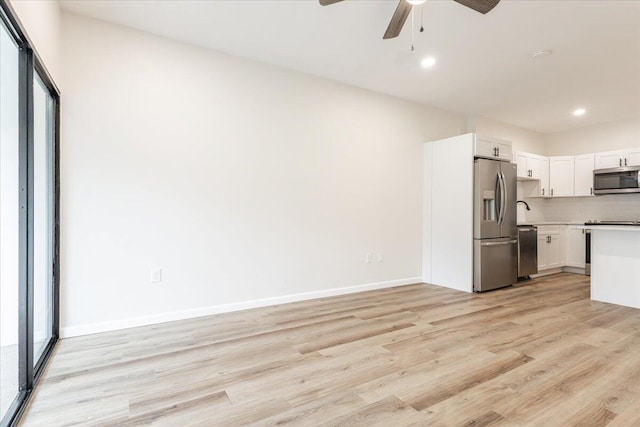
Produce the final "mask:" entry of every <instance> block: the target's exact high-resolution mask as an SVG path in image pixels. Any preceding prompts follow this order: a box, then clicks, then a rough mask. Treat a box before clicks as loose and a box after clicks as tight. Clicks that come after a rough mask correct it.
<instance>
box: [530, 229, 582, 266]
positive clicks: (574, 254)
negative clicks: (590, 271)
mask: <svg viewBox="0 0 640 427" xmlns="http://www.w3.org/2000/svg"><path fill="white" fill-rule="evenodd" d="M584 258H585V235H584V231H583V230H581V229H579V228H577V227H576V226H572V225H543V226H538V271H540V272H544V270H550V269H552V268H562V267H574V268H584V267H585V264H584Z"/></svg>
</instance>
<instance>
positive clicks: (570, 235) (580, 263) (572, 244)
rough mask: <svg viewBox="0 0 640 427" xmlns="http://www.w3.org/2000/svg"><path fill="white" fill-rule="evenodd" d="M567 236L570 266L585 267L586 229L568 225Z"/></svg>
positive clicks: (568, 262)
mask: <svg viewBox="0 0 640 427" xmlns="http://www.w3.org/2000/svg"><path fill="white" fill-rule="evenodd" d="M565 236H566V242H567V245H566V250H567V254H566V258H567V266H568V267H576V268H584V267H585V264H584V261H585V249H586V245H585V234H584V230H580V229H578V228H576V227H572V226H568V227H567V232H566V234H565Z"/></svg>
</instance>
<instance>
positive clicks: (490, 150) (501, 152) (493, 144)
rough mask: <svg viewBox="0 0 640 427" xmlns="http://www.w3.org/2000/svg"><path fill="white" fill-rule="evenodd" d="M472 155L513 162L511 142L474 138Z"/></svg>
mask: <svg viewBox="0 0 640 427" xmlns="http://www.w3.org/2000/svg"><path fill="white" fill-rule="evenodd" d="M474 155H475V156H477V157H485V158H488V159H496V160H507V161H509V162H511V161H513V150H512V149H511V142H509V141H503V140H500V139H493V138H482V137H479V136H476V138H475V146H474Z"/></svg>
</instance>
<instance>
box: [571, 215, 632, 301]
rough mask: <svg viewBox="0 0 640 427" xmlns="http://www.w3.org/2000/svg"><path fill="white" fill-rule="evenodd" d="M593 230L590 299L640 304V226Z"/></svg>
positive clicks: (606, 226)
mask: <svg viewBox="0 0 640 427" xmlns="http://www.w3.org/2000/svg"><path fill="white" fill-rule="evenodd" d="M584 228H586V229H590V230H591V299H592V300H595V301H602V302H608V303H613V304H618V305H624V306H627V307H634V308H640V226H637V225H635V226H634V225H598V226H585V227H584Z"/></svg>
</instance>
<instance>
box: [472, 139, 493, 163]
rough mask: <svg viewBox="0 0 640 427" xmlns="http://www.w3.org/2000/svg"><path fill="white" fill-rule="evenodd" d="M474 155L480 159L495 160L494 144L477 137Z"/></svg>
mask: <svg viewBox="0 0 640 427" xmlns="http://www.w3.org/2000/svg"><path fill="white" fill-rule="evenodd" d="M474 148H475V151H474V155H476V156H479V157H487V158H495V157H496V156H495V151H494V150H493V149H494V146H493V143H492V142H491V141H487V140H484V139H480V138H478V137H476V142H475V147H474Z"/></svg>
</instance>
